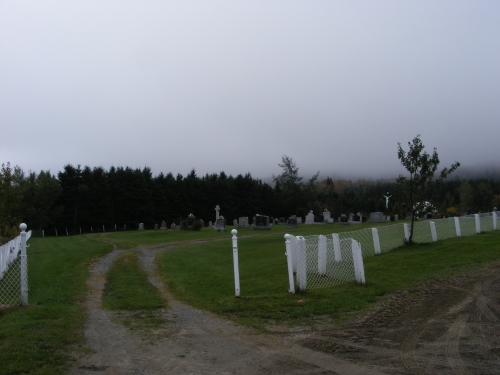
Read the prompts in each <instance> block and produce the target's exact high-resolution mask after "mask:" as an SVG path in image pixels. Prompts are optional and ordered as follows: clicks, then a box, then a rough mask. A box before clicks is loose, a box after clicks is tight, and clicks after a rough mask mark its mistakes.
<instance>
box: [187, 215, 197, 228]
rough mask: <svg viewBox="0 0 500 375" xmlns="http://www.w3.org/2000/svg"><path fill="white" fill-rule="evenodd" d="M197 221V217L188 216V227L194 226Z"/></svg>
mask: <svg viewBox="0 0 500 375" xmlns="http://www.w3.org/2000/svg"><path fill="white" fill-rule="evenodd" d="M195 220H196V216H194V215H193V214H192V213H190V214H189V215H188V219H187V225H188V227H190V226H191V225H193V224H194V221H195Z"/></svg>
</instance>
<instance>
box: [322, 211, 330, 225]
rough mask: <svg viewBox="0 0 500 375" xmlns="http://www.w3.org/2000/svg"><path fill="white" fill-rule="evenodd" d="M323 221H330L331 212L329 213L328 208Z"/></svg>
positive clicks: (324, 212)
mask: <svg viewBox="0 0 500 375" xmlns="http://www.w3.org/2000/svg"><path fill="white" fill-rule="evenodd" d="M323 219H324V220H325V223H328V222H329V220H330V211H328V210H327V209H326V208H325V210H324V211H323Z"/></svg>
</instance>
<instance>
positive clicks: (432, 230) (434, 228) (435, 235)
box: [429, 221, 438, 242]
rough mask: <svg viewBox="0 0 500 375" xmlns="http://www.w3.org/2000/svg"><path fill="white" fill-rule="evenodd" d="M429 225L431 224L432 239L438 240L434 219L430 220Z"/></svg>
mask: <svg viewBox="0 0 500 375" xmlns="http://www.w3.org/2000/svg"><path fill="white" fill-rule="evenodd" d="M429 225H430V226H431V236H432V240H433V241H434V242H436V241H437V240H438V236H437V232H436V223H434V222H433V221H429Z"/></svg>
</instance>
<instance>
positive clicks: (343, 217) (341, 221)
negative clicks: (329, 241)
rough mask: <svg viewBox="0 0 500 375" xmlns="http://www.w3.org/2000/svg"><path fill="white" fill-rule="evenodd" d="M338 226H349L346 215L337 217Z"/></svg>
mask: <svg viewBox="0 0 500 375" xmlns="http://www.w3.org/2000/svg"><path fill="white" fill-rule="evenodd" d="M339 224H349V218H348V217H347V215H346V214H342V215H340V217H339Z"/></svg>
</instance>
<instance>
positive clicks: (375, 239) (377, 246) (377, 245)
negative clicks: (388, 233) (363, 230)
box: [372, 228, 381, 255]
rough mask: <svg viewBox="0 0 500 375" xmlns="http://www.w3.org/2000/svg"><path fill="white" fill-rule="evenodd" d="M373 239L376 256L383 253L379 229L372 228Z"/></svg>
mask: <svg viewBox="0 0 500 375" xmlns="http://www.w3.org/2000/svg"><path fill="white" fill-rule="evenodd" d="M372 237H373V248H374V249H375V254H376V255H379V254H380V253H381V251H380V240H379V238H378V230H377V228H372Z"/></svg>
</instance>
